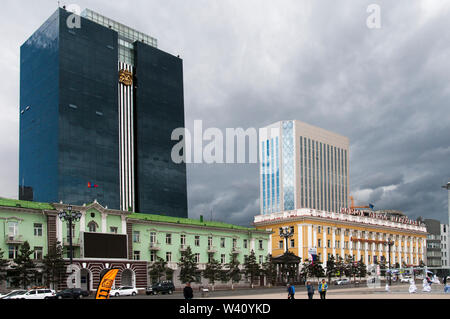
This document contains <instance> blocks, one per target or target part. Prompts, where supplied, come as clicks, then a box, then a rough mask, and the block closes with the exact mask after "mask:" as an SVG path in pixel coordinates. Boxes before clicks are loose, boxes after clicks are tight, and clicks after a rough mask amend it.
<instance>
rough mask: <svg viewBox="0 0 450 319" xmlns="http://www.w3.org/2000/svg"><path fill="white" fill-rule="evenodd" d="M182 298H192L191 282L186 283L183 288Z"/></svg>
mask: <svg viewBox="0 0 450 319" xmlns="http://www.w3.org/2000/svg"><path fill="white" fill-rule="evenodd" d="M183 295H184V299H186V300H191V299H193V298H194V291H193V290H192V287H191V283H190V282H188V283H186V287H184V289H183Z"/></svg>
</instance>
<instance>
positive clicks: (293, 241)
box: [291, 239, 295, 248]
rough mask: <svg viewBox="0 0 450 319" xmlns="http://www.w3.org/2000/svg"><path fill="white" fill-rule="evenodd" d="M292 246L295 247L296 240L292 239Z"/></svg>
mask: <svg viewBox="0 0 450 319" xmlns="http://www.w3.org/2000/svg"><path fill="white" fill-rule="evenodd" d="M291 248H295V240H294V239H291Z"/></svg>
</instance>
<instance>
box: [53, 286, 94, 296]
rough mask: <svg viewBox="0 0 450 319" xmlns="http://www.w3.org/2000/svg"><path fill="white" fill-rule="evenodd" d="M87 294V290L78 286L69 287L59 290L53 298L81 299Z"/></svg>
mask: <svg viewBox="0 0 450 319" xmlns="http://www.w3.org/2000/svg"><path fill="white" fill-rule="evenodd" d="M88 296H89V291H86V290H82V289H80V288H71V289H65V290H62V291H59V292H57V293H56V295H55V297H54V298H55V299H81V298H84V297H88Z"/></svg>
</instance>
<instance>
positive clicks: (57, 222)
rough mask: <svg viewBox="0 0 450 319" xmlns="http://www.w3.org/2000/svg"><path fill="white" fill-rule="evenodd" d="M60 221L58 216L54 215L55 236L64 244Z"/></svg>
mask: <svg viewBox="0 0 450 319" xmlns="http://www.w3.org/2000/svg"><path fill="white" fill-rule="evenodd" d="M62 225H63V223H62V221H61V219H59V218H58V217H56V238H57V241H59V242H60V243H61V245H64V242H63V230H62Z"/></svg>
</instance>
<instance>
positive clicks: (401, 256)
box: [254, 208, 427, 266]
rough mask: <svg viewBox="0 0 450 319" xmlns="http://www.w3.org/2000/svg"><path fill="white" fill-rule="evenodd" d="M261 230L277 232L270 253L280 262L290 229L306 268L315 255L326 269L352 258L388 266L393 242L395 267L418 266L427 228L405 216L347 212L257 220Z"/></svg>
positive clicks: (303, 212) (291, 241)
mask: <svg viewBox="0 0 450 319" xmlns="http://www.w3.org/2000/svg"><path fill="white" fill-rule="evenodd" d="M254 225H255V227H256V228H257V229H264V230H269V231H272V236H271V240H270V242H269V252H270V253H271V254H272V255H273V256H274V257H277V256H279V255H282V254H283V253H284V252H285V249H286V247H285V239H284V238H283V237H281V236H280V234H281V233H280V232H281V231H282V229H283V228H284V227H288V228H289V229H290V231H291V232H293V236H292V237H290V238H289V239H288V249H289V251H290V252H292V253H294V254H295V255H297V256H298V257H300V258H302V262H303V261H305V260H306V259H311V255H312V254H314V255H316V256H317V258H318V260H319V261H320V262H322V263H324V266H325V265H326V262H327V260H328V258H329V257H330V256H331V255H333V256H335V258H337V257H342V258H344V259H345V258H346V257H348V256H353V258H354V259H355V260H361V259H362V260H363V262H364V263H365V264H366V265H373V264H374V263H375V262H377V261H379V262H381V261H382V260H383V259H384V260H385V261H386V262H388V261H389V257H388V251H389V250H388V249H389V248H388V247H389V245H388V244H387V243H388V240H391V241H392V242H393V244H392V245H391V256H390V257H391V265H392V266H394V265H396V264H397V263H398V265H400V266H402V265H403V266H404V265H407V266H411V265H412V266H417V265H419V263H420V262H421V261H423V260H425V253H426V252H425V249H426V235H427V232H426V228H425V225H424V224H422V223H419V222H417V221H414V220H410V219H408V218H407V217H405V216H404V215H402V214H392V213H389V212H384V213H383V212H382V213H378V212H373V211H361V210H351V209H342V210H341V212H339V213H333V212H326V211H320V210H314V209H309V208H302V209H297V210H293V211H287V212H280V213H273V214H267V215H259V216H255V219H254Z"/></svg>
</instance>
